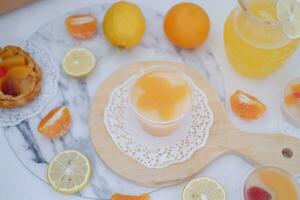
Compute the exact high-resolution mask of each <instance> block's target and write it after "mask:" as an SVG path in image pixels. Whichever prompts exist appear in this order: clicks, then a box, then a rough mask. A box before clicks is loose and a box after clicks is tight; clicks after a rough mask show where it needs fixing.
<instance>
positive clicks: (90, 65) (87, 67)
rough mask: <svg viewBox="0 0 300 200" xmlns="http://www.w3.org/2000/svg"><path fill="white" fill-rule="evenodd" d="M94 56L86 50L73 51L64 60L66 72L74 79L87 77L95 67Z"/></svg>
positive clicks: (75, 49)
mask: <svg viewBox="0 0 300 200" xmlns="http://www.w3.org/2000/svg"><path fill="white" fill-rule="evenodd" d="M95 65H96V58H95V56H94V54H93V53H92V52H91V51H89V50H88V49H85V48H74V49H71V50H70V51H69V52H68V53H67V54H66V55H65V57H64V59H63V68H64V70H65V72H66V73H67V74H68V75H70V76H73V77H84V76H87V75H88V74H89V73H90V72H91V71H92V70H93V69H94V67H95Z"/></svg>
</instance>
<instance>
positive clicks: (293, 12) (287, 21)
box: [277, 0, 300, 39]
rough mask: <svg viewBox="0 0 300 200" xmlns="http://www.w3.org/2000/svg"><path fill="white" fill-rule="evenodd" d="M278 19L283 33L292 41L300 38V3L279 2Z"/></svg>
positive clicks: (281, 0)
mask: <svg viewBox="0 0 300 200" xmlns="http://www.w3.org/2000/svg"><path fill="white" fill-rule="evenodd" d="M277 17H278V20H279V21H280V23H281V26H282V28H283V31H284V32H285V34H286V35H287V36H288V37H289V38H291V39H297V38H300V1H299V0H279V1H278V3H277Z"/></svg>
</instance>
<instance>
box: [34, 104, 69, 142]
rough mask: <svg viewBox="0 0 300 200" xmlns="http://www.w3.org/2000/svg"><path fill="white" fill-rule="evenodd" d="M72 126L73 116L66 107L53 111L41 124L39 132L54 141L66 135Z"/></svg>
mask: <svg viewBox="0 0 300 200" xmlns="http://www.w3.org/2000/svg"><path fill="white" fill-rule="evenodd" d="M70 126H71V114H70V111H69V109H68V108H67V107H66V106H60V107H57V108H55V109H53V110H51V111H50V112H49V113H48V114H47V115H46V116H45V117H44V118H43V119H42V120H41V122H40V123H39V125H38V131H39V132H40V133H41V134H43V135H44V136H46V137H48V138H50V139H53V138H57V137H60V136H63V135H65V134H66V133H67V132H68V130H69V129H70Z"/></svg>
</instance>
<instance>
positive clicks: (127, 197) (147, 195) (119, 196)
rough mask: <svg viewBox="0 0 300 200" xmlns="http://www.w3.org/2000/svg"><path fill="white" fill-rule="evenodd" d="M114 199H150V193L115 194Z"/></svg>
mask: <svg viewBox="0 0 300 200" xmlns="http://www.w3.org/2000/svg"><path fill="white" fill-rule="evenodd" d="M111 199H112V200H150V197H149V194H142V195H140V196H133V195H123V194H118V193H116V194H114V195H113V196H112V197H111Z"/></svg>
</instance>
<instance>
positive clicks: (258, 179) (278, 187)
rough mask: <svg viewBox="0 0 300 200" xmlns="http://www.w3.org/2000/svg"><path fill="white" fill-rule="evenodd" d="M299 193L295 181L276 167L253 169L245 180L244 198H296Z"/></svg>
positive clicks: (294, 199) (261, 199)
mask: <svg viewBox="0 0 300 200" xmlns="http://www.w3.org/2000/svg"><path fill="white" fill-rule="evenodd" d="M299 195H300V194H299V184H298V183H297V181H296V180H295V179H294V178H293V177H292V175H290V174H289V173H288V172H286V171H284V170H282V169H279V168H276V167H261V168H258V169H255V170H254V171H253V172H252V173H250V175H249V176H248V177H247V179H246V181H245V186H244V199H245V200H258V199H260V200H298V199H299V198H300V196H299Z"/></svg>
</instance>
